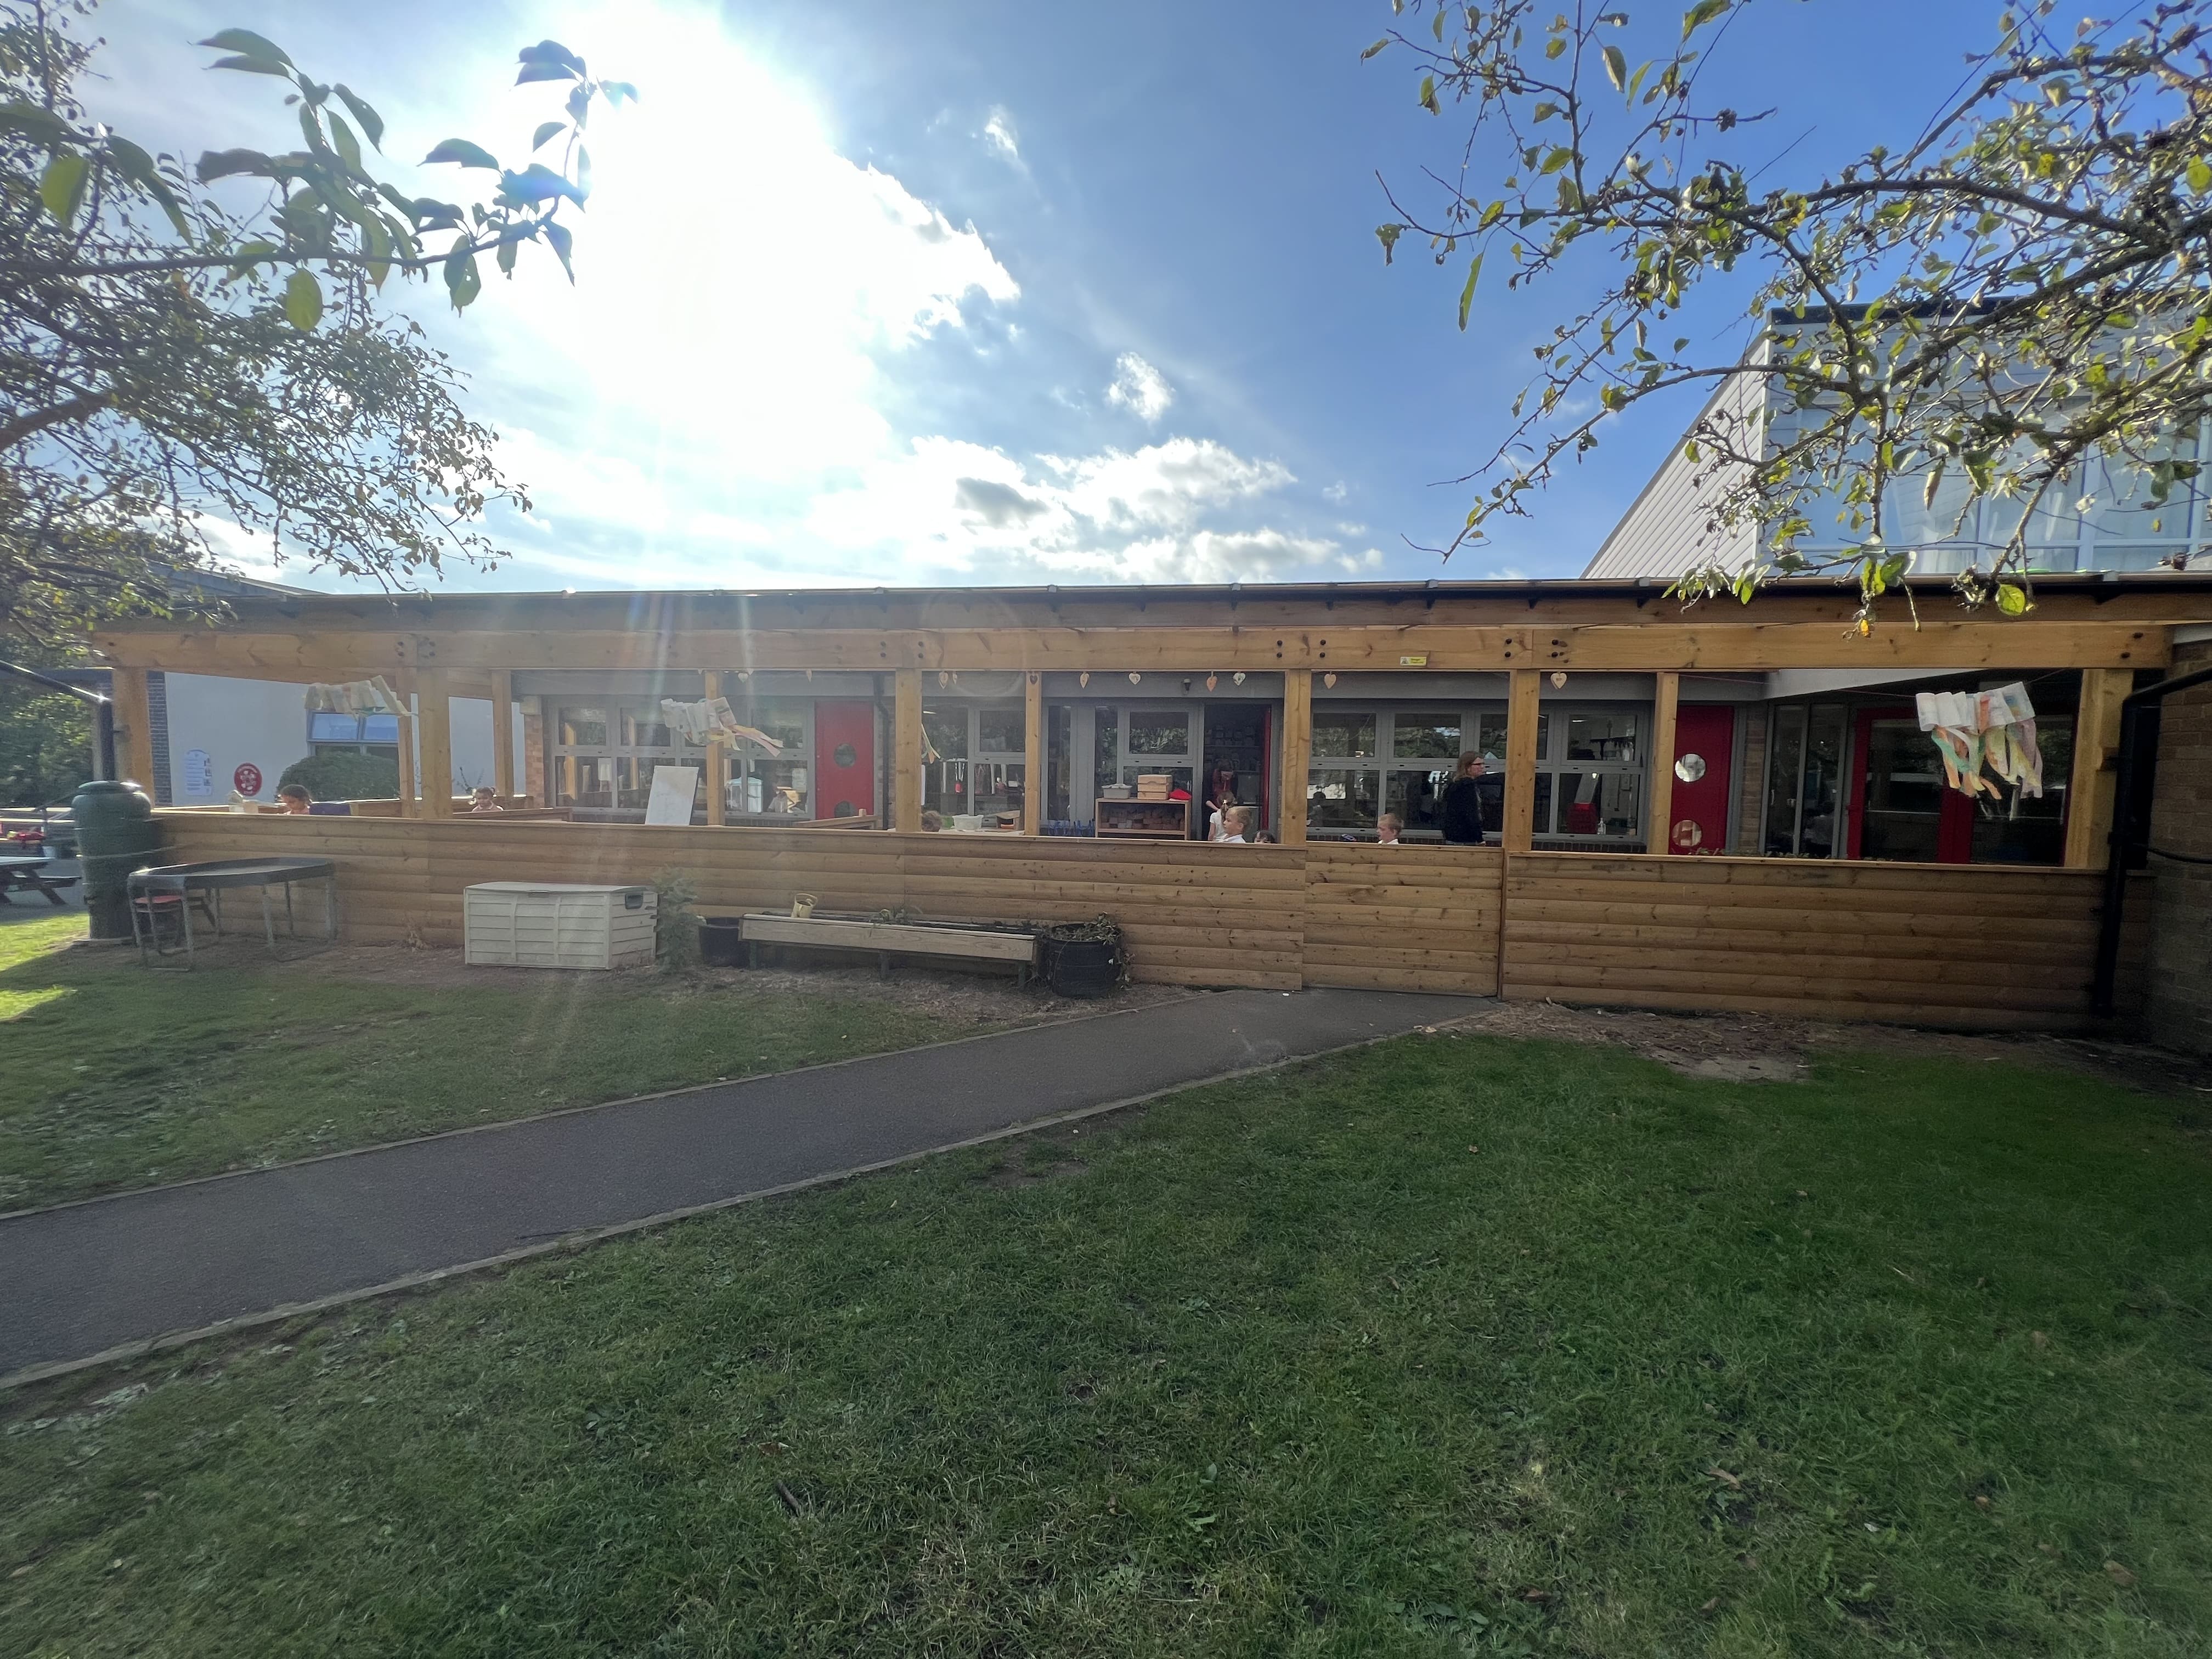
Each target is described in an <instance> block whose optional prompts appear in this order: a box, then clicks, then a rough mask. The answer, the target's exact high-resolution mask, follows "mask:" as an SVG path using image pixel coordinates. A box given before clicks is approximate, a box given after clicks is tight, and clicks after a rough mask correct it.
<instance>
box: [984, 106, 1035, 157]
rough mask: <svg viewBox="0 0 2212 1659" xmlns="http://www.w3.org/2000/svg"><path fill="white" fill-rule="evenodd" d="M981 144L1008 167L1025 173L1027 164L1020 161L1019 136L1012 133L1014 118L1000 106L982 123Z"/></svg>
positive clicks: (1020, 143)
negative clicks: (987, 147)
mask: <svg viewBox="0 0 2212 1659" xmlns="http://www.w3.org/2000/svg"><path fill="white" fill-rule="evenodd" d="M983 142H984V143H986V144H987V145H988V146H990V148H991V149H992V150H993V151H994V153H995V154H997V155H999V156H1000V158H1001V159H1003V160H1004V161H1006V163H1007V165H1008V166H1010V167H1014V168H1016V169H1018V171H1020V172H1023V173H1027V172H1028V171H1029V164H1028V163H1027V162H1026V161H1023V160H1022V140H1021V135H1020V134H1019V133H1018V132H1016V131H1014V118H1013V117H1012V116H1011V115H1009V114H1008V113H1007V112H1006V106H1005V105H1004V104H1000V105H997V106H994V108H993V109H992V111H991V118H990V119H989V120H987V121H986V122H984V123H983Z"/></svg>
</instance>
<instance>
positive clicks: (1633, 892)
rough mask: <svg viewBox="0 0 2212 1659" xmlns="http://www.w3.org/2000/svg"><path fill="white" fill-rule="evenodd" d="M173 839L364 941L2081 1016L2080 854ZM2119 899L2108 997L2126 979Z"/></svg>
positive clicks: (592, 836)
mask: <svg viewBox="0 0 2212 1659" xmlns="http://www.w3.org/2000/svg"><path fill="white" fill-rule="evenodd" d="M161 820H162V823H163V824H164V826H165V828H166V829H167V832H168V834H169V835H170V836H171V837H172V839H173V842H174V844H175V845H174V853H173V856H174V857H176V858H178V859H179V860H184V859H193V860H197V859H208V858H223V857H235V856H243V855H247V854H269V853H276V852H298V853H318V854H323V855H325V856H328V857H330V858H331V859H334V860H337V864H338V866H339V871H340V878H339V886H340V896H341V912H342V915H343V921H344V925H345V927H346V931H347V933H348V936H349V937H350V938H353V939H358V940H364V941H379V942H396V941H400V940H404V939H418V940H421V941H423V942H426V943H430V944H459V942H460V933H461V902H460V895H461V890H462V889H463V888H465V887H466V886H469V885H470V884H473V883H477V882H482V881H515V880H520V881H538V882H547V883H552V882H592V883H599V882H605V883H613V882H632V881H643V880H648V879H650V878H652V877H653V875H654V874H655V873H656V872H659V871H662V870H670V869H673V870H680V871H682V872H684V873H685V874H686V875H688V876H689V877H690V879H691V880H692V882H693V883H694V884H695V886H696V889H697V890H698V893H699V905H698V908H700V910H701V911H702V913H706V914H716V913H724V914H728V913H735V912H738V911H744V910H781V909H783V908H787V906H788V905H789V903H790V902H791V899H792V896H793V895H794V894H796V893H800V892H807V893H812V894H815V895H816V896H817V897H818V899H819V900H820V902H821V903H822V906H823V908H825V909H831V910H849V911H860V912H863V913H866V912H871V911H875V910H888V909H896V908H909V909H912V910H915V911H917V912H919V913H920V914H921V915H924V916H926V917H929V918H931V919H934V920H943V921H1014V922H1019V921H1078V920H1082V919H1085V918H1088V917H1090V916H1094V915H1100V914H1102V913H1103V914H1105V915H1111V916H1113V917H1115V919H1116V920H1117V921H1120V922H1121V927H1122V930H1123V933H1124V936H1125V939H1126V940H1127V945H1128V949H1129V954H1130V961H1131V968H1132V972H1133V975H1134V976H1135V977H1137V978H1139V979H1144V980H1151V981H1159V982H1163V983H1169V984H1184V985H1204V986H1254V987H1263V988H1268V989H1278V990H1288V989H1292V988H1295V987H1297V986H1299V985H1302V984H1303V985H1338V986H1352V987H1374V988H1379V989H1402V990H1431V991H1458V992H1464V993H1468V994H1478V995H1490V994H1498V993H1499V991H1500V990H1501V980H1500V971H1501V967H1502V969H1503V981H1502V990H1503V994H1504V995H1505V996H1507V997H1508V998H1514V999H1518V998H1539V997H1548V998H1554V999H1557V1000H1562V1001H1570V1002H1585V1003H1598V1004H1620V1005H1626V1006H1635V1007H1644V1008H1664V1009H1725V1010H1735V1011H1740V1012H1765V1013H1776V1014H1794V1015H1802V1016H1811V1017H1816V1018H1857V1019H1885V1020H1896V1021H1903V1022H1908V1023H1918V1024H1941V1025H1951V1026H1974V1027H1984V1028H1990V1029H1998V1028H2009V1027H2041V1028H2045V1029H2063V1028H2068V1027H2074V1026H2080V1025H2083V1024H2087V1007H2088V986H2089V979H2090V963H2091V960H2092V957H2093V951H2094V948H2095V941H2096V931H2097V916H2098V907H2099V904H2100V900H2101V891H2100V877H2099V875H2098V874H2097V873H2096V872H2089V871H2064V870H2048V869H2034V870H2030V869H2018V868H2008V867H1998V866H1968V867H1960V866H1931V865H1900V864H1848V863H1840V862H1828V861H1814V860H1805V861H1795V860H1760V859H1738V858H1704V859H1700V858H1672V857H1647V856H1643V855H1637V854H1583V853H1531V854H1515V855H1514V856H1513V857H1512V858H1510V860H1509V859H1508V858H1506V857H1505V856H1504V854H1502V853H1501V852H1500V851H1499V850H1498V848H1494V847H1484V848H1438V847H1402V848H1383V847H1376V846H1372V845H1358V846H1355V845H1344V844H1339V843H1334V842H1310V843H1309V844H1307V845H1306V846H1304V847H1283V848H1278V847H1243V848H1231V847H1221V846H1209V845H1206V844H1204V843H1182V842H1168V843H1145V844H1143V845H1140V846H1133V845H1129V844H1126V843H1116V842H1098V841H1091V840H1085V839H1078V838H1073V837H1067V838H1061V837H1053V836H1047V837H1040V838H1025V837H1017V836H954V835H921V834H915V835H894V834H889V833H884V832H880V831H878V832H873V833H859V834H852V835H842V836H823V835H820V834H817V833H813V832H810V831H808V830H805V829H684V828H666V829H664V828H659V827H648V826H644V825H633V824H571V823H557V822H547V821H538V820H515V821H513V822H507V823H494V822H485V821H483V820H478V821H477V822H474V823H460V822H448V823H435V822H428V821H424V820H404V819H397V818H321V817H307V818H301V817H241V816H236V815H232V814H228V813H222V812H214V813H203V812H180V811H164V812H163V813H162V814H161ZM2142 936H2143V925H2142V915H2141V914H2140V913H2139V911H2138V909H2137V908H2136V907H2135V906H2134V904H2133V901H2132V900H2131V908H2130V923H2129V927H2128V930H2127V933H2126V934H2125V939H2126V952H2125V961H2126V963H2127V964H2128V966H2127V971H2126V974H2125V975H2124V981H2123V992H2124V994H2130V993H2131V992H2132V991H2133V990H2134V989H2136V987H2139V985H2140V981H2141V969H2140V966H2139V963H2140V960H2141V957H2142Z"/></svg>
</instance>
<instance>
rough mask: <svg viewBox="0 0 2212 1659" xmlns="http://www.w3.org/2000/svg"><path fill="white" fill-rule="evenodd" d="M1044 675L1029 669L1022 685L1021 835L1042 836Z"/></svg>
mask: <svg viewBox="0 0 2212 1659" xmlns="http://www.w3.org/2000/svg"><path fill="white" fill-rule="evenodd" d="M1044 749H1045V744H1044V676H1043V675H1042V674H1040V673H1038V672H1037V671H1036V670H1035V669H1031V670H1030V671H1029V673H1028V674H1027V675H1025V676H1024V678H1023V682H1022V833H1023V834H1024V835H1025V836H1041V835H1042V834H1044V797H1045V782H1046V780H1045V775H1044Z"/></svg>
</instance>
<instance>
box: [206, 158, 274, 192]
mask: <svg viewBox="0 0 2212 1659" xmlns="http://www.w3.org/2000/svg"><path fill="white" fill-rule="evenodd" d="M196 171H197V173H198V174H199V179H200V182H201V183H202V184H204V185H211V184H213V183H214V182H215V181H216V179H228V178H230V177H232V176H233V175H234V174H237V173H246V174H249V175H251V176H252V177H253V178H257V179H272V178H274V177H276V162H274V161H270V159H269V157H267V156H266V155H263V154H262V153H261V152H260V151H259V150H258V149H210V150H207V151H204V152H203V153H202V155H201V156H200V164H199V167H197V169H196Z"/></svg>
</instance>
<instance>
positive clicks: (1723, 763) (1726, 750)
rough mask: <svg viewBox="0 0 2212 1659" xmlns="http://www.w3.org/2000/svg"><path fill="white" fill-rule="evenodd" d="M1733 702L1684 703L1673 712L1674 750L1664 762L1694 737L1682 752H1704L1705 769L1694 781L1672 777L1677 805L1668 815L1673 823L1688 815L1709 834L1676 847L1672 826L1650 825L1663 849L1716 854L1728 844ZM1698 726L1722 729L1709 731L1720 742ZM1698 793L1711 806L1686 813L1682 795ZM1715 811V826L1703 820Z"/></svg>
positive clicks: (1691, 796) (1690, 796)
mask: <svg viewBox="0 0 2212 1659" xmlns="http://www.w3.org/2000/svg"><path fill="white" fill-rule="evenodd" d="M1685 716H1687V717H1688V719H1687V721H1686V722H1685V720H1684V717H1685ZM1735 717H1736V710H1735V704H1734V703H1728V702H1686V703H1684V704H1682V705H1681V706H1680V708H1678V709H1677V710H1676V711H1675V714H1674V753H1673V754H1672V755H1669V756H1668V757H1666V763H1667V764H1668V766H1672V765H1673V764H1674V763H1675V762H1676V761H1678V760H1680V759H1681V758H1682V756H1683V754H1684V753H1685V752H1690V753H1696V754H1702V755H1704V756H1705V775H1704V776H1703V777H1701V778H1699V780H1698V781H1697V782H1696V783H1694V784H1686V783H1684V782H1683V781H1681V780H1680V778H1679V777H1678V778H1677V779H1676V780H1675V781H1674V791H1673V796H1672V799H1674V801H1675V802H1676V803H1677V804H1676V805H1674V808H1673V809H1672V811H1670V812H1669V814H1668V816H1669V817H1672V818H1674V820H1675V821H1676V822H1677V823H1679V822H1680V821H1681V820H1682V819H1683V818H1684V817H1686V816H1691V817H1692V820H1693V821H1694V822H1695V823H1697V825H1698V827H1699V829H1700V830H1703V831H1707V832H1709V833H1708V834H1707V835H1706V836H1705V839H1704V840H1702V841H1700V842H1699V843H1698V844H1697V845H1696V846H1695V847H1677V846H1676V845H1675V844H1674V825H1673V824H1671V823H1666V824H1655V825H1653V826H1652V827H1653V828H1654V829H1656V830H1657V831H1658V832H1659V834H1660V835H1661V836H1662V837H1664V845H1665V850H1666V851H1668V852H1669V853H1682V854H1693V853H1701V854H1711V853H1718V852H1720V851H1722V850H1723V848H1726V847H1727V846H1728V821H1729V800H1730V799H1731V798H1732V796H1733V794H1734V793H1735ZM1685 724H1686V725H1687V726H1688V730H1687V731H1685V729H1684V727H1685ZM1701 725H1702V726H1713V727H1717V728H1724V729H1721V730H1718V731H1717V732H1715V733H1714V734H1713V735H1717V736H1718V737H1719V738H1720V741H1719V742H1717V743H1715V742H1712V741H1711V738H1710V736H1699V732H1698V729H1697V728H1698V727H1699V726H1701ZM1692 739H1694V744H1693V745H1692V748H1691V749H1690V750H1687V751H1686V750H1685V749H1684V746H1683V745H1684V744H1685V743H1686V741H1690V740H1692ZM1699 796H1706V797H1710V798H1711V799H1712V801H1713V803H1714V805H1712V806H1711V807H1708V808H1704V809H1701V810H1700V811H1698V812H1697V813H1695V814H1694V815H1686V814H1685V813H1684V812H1683V811H1682V808H1681V805H1680V802H1681V801H1682V800H1683V799H1685V798H1688V799H1692V800H1693V801H1694V800H1695V799H1697V798H1698V797H1699ZM1716 813H1717V815H1718V817H1719V820H1720V821H1719V823H1718V824H1717V825H1716V824H1711V823H1706V822H1705V820H1706V819H1707V818H1709V817H1713V816H1715V814H1716Z"/></svg>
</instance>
